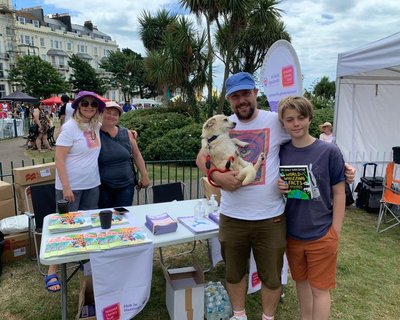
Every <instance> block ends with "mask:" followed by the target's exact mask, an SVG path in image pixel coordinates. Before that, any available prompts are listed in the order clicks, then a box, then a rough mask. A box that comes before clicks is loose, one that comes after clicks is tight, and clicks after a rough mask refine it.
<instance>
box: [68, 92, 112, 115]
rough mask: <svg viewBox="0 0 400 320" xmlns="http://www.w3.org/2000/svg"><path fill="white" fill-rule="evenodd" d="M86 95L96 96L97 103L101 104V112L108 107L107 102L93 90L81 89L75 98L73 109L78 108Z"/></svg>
mask: <svg viewBox="0 0 400 320" xmlns="http://www.w3.org/2000/svg"><path fill="white" fill-rule="evenodd" d="M85 97H92V98H94V99H95V100H96V101H97V103H98V104H99V112H103V110H104V108H105V107H106V104H105V102H104V101H103V100H101V99H100V98H99V96H98V95H97V94H96V93H94V92H92V91H81V92H79V93H78V95H77V96H76V98H75V100H74V101H73V102H72V105H71V107H72V109H76V108H77V107H78V105H79V102H81V100H82V99H83V98H85Z"/></svg>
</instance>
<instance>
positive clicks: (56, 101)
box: [40, 97, 63, 106]
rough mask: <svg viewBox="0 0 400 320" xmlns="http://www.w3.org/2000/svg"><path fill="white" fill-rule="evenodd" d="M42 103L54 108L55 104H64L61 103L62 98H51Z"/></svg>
mask: <svg viewBox="0 0 400 320" xmlns="http://www.w3.org/2000/svg"><path fill="white" fill-rule="evenodd" d="M40 102H41V103H43V104H44V105H46V106H52V105H53V104H62V103H63V102H62V101H61V98H60V97H50V98H47V99H44V100H42V101H40Z"/></svg>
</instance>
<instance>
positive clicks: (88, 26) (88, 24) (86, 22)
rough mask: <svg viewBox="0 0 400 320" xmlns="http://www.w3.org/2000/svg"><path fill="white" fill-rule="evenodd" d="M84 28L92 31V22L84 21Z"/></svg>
mask: <svg viewBox="0 0 400 320" xmlns="http://www.w3.org/2000/svg"><path fill="white" fill-rule="evenodd" d="M84 26H85V28H88V29H89V30H90V31H93V23H92V21H90V20H89V21H85V23H84Z"/></svg>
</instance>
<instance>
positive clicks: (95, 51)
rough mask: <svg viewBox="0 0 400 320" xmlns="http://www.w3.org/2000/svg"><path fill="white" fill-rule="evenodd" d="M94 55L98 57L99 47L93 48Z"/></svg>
mask: <svg viewBox="0 0 400 320" xmlns="http://www.w3.org/2000/svg"><path fill="white" fill-rule="evenodd" d="M93 53H94V55H96V56H97V47H94V48H93Z"/></svg>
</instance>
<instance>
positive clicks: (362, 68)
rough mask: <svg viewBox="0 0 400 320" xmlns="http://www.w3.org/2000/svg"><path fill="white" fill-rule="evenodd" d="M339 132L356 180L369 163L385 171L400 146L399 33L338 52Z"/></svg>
mask: <svg viewBox="0 0 400 320" xmlns="http://www.w3.org/2000/svg"><path fill="white" fill-rule="evenodd" d="M334 134H335V136H336V143H337V145H338V146H339V147H340V149H341V150H342V153H343V155H344V157H345V160H346V161H347V162H349V163H351V164H353V165H355V166H356V167H357V169H358V170H357V171H358V177H357V179H356V181H359V176H360V175H362V165H363V164H364V163H367V162H375V163H377V164H378V170H377V175H380V176H383V175H384V169H385V165H386V163H388V162H390V161H392V147H394V146H399V145H400V33H396V34H393V35H391V36H389V37H387V38H384V39H381V40H378V41H375V42H372V43H369V44H367V45H365V46H362V47H360V48H357V49H354V50H352V51H349V52H345V53H341V54H339V56H338V63H337V73H336V106H335V121H334ZM367 175H368V176H371V175H372V172H368V171H367Z"/></svg>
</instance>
